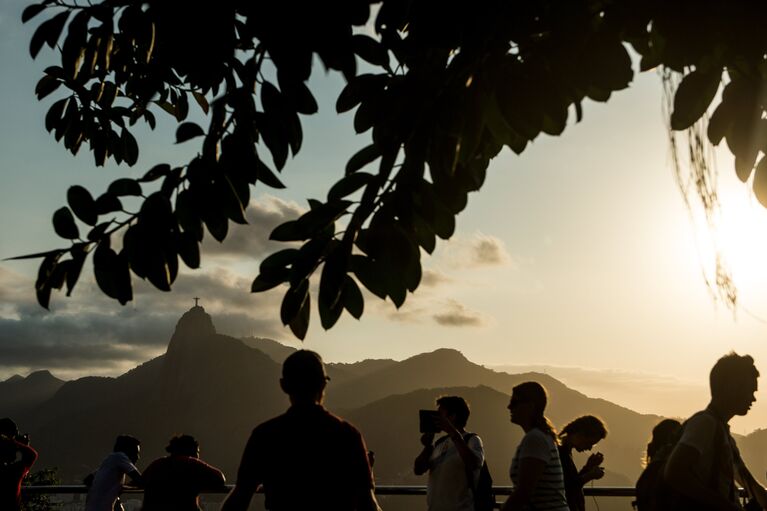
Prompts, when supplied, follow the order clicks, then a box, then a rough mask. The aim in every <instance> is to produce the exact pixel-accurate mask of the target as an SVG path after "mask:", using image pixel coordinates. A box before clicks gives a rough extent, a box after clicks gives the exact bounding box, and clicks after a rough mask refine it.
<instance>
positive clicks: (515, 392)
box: [502, 381, 569, 511]
mask: <svg viewBox="0 0 767 511" xmlns="http://www.w3.org/2000/svg"><path fill="white" fill-rule="evenodd" d="M547 401H548V397H547V394H546V389H545V388H544V387H543V385H541V384H540V383H538V382H534V381H528V382H524V383H520V384H519V385H517V386H516V387H514V388H513V389H512V392H511V399H510V400H509V406H508V407H507V408H508V409H509V415H510V418H511V422H512V423H514V424H517V425H518V426H519V427H521V428H522V430H523V431H524V432H525V435H524V436H523V437H522V441H520V443H519V446H518V447H517V450H516V452H515V453H514V458H513V459H512V460H511V469H510V470H509V475H510V476H511V481H512V483H514V490H513V491H512V492H511V495H510V496H509V498H508V499H507V500H506V502H505V503H504V504H503V508H502V509H503V510H504V511H522V510H524V511H529V510H535V511H569V508H568V507H567V499H566V498H565V481H564V476H563V474H562V463H561V462H560V461H559V452H558V451H557V444H558V443H559V440H558V437H557V432H556V430H555V429H554V426H553V425H552V424H551V421H549V419H547V418H546V416H545V415H544V411H545V410H546V402H547Z"/></svg>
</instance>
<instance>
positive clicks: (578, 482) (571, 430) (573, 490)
mask: <svg viewBox="0 0 767 511" xmlns="http://www.w3.org/2000/svg"><path fill="white" fill-rule="evenodd" d="M606 436H607V428H606V427H605V423H604V422H602V420H601V419H600V418H598V417H594V416H593V415H584V416H582V417H578V418H577V419H575V420H573V421H571V422H570V423H569V424H568V425H567V426H565V427H564V428H563V429H562V432H561V433H559V440H560V445H559V460H560V462H561V463H562V471H563V472H564V476H565V495H566V496H567V505H568V506H569V507H570V511H585V509H586V499H585V498H584V497H583V486H584V485H585V484H586V483H588V482H589V481H593V480H595V479H601V478H602V477H603V476H604V475H605V469H604V468H603V467H601V466H600V465H601V464H602V462H603V461H604V456H602V453H600V452H597V453H594V454H592V455H591V456H589V458H588V460H586V464H585V465H583V467H582V468H581V469H580V470H578V469H577V467H576V466H575V462H574V461H573V450H576V451H578V452H583V451H590V450H591V448H592V447H594V445H595V444H596V443H598V442H599V441H600V440H602V439H604V438H605V437H606Z"/></svg>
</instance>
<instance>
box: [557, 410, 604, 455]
mask: <svg viewBox="0 0 767 511" xmlns="http://www.w3.org/2000/svg"><path fill="white" fill-rule="evenodd" d="M559 436H560V438H563V439H566V440H567V444H569V445H570V446H571V447H573V448H575V450H576V451H578V452H582V451H588V450H591V448H592V447H594V444H596V443H597V442H599V441H600V440H603V439H604V438H605V437H606V436H607V427H606V426H605V423H604V422H602V419H600V418H599V417H594V416H593V415H583V416H581V417H578V418H577V419H574V420H572V421H570V423H568V424H567V426H565V427H564V428H562V431H561V432H560V433H559Z"/></svg>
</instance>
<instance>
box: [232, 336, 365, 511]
mask: <svg viewBox="0 0 767 511" xmlns="http://www.w3.org/2000/svg"><path fill="white" fill-rule="evenodd" d="M328 379H329V378H328V377H327V375H326V374H325V367H324V366H323V364H322V359H321V358H320V356H319V355H318V354H317V353H314V352H313V351H308V350H299V351H296V352H294V353H292V354H291V355H290V356H289V357H288V358H287V359H285V362H284V363H283V365H282V379H280V386H281V387H282V390H283V391H284V392H285V393H286V394H287V395H288V396H289V397H290V404H291V406H290V408H289V409H288V411H287V412H286V413H284V414H283V415H280V416H279V417H275V418H274V419H271V420H269V421H266V422H264V423H263V424H261V425H259V426H257V427H256V428H255V429H254V430H253V433H252V434H251V436H250V439H249V440H248V443H247V445H246V446H245V451H244V452H243V454H242V461H241V462H240V468H239V471H238V473H237V483H236V485H235V487H234V490H232V492H231V493H230V494H229V496H228V497H227V499H226V501H225V502H224V504H223V506H222V507H221V509H222V511H245V510H246V509H247V508H248V505H249V503H250V500H251V497H252V496H253V493H254V492H255V491H256V489H257V488H258V486H259V485H263V488H264V493H265V496H266V500H265V505H266V508H267V509H269V510H271V511H282V510H289V511H296V510H303V509H327V510H331V509H332V510H338V511H346V510H377V509H378V504H377V502H376V500H375V495H374V493H373V490H374V486H373V478H372V475H371V471H370V464H369V462H368V456H367V449H366V448H365V442H364V440H363V438H362V435H361V434H360V432H359V431H357V429H356V428H355V427H354V426H352V425H351V424H349V423H348V422H345V421H343V420H342V419H340V418H338V417H336V416H335V415H332V414H331V413H329V412H328V411H327V410H325V408H324V407H323V406H322V402H323V398H324V395H325V386H326V385H327V381H328Z"/></svg>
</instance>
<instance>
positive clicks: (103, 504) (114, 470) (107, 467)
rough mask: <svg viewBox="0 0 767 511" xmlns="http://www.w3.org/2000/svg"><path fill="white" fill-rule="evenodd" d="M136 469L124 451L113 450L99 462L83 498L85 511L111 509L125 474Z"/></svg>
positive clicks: (123, 481) (106, 510) (109, 510)
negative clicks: (99, 464)
mask: <svg viewBox="0 0 767 511" xmlns="http://www.w3.org/2000/svg"><path fill="white" fill-rule="evenodd" d="M134 471H138V470H137V469H136V467H135V465H133V463H131V460H130V459H129V458H128V456H127V455H126V454H125V453H122V452H113V453H111V454H110V455H109V456H107V457H106V458H104V461H102V462H101V466H99V469H98V470H97V471H96V473H95V474H94V476H93V483H92V484H91V487H90V489H89V490H88V496H87V497H86V498H85V511H112V510H113V509H114V505H115V501H116V500H117V497H119V496H120V491H121V490H122V487H123V484H124V483H125V474H129V473H131V472H134Z"/></svg>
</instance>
